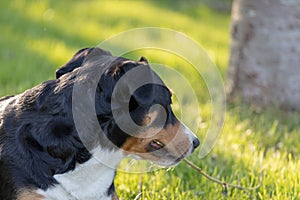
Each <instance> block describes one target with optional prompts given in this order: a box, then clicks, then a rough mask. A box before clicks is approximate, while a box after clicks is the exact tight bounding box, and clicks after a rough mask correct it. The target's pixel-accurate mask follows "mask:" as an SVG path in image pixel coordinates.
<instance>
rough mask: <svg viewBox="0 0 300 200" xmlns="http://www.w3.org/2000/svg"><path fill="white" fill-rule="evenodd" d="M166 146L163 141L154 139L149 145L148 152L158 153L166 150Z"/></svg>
mask: <svg viewBox="0 0 300 200" xmlns="http://www.w3.org/2000/svg"><path fill="white" fill-rule="evenodd" d="M165 146H166V145H165V144H164V143H163V142H161V141H159V140H157V139H154V140H152V141H151V142H149V144H148V151H149V152H152V151H158V150H160V149H162V148H164V147H165Z"/></svg>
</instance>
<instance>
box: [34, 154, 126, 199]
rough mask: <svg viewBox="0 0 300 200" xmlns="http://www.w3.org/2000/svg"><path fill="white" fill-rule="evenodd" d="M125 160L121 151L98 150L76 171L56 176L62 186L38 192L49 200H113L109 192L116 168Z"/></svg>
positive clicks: (78, 166) (58, 185)
mask: <svg viewBox="0 0 300 200" xmlns="http://www.w3.org/2000/svg"><path fill="white" fill-rule="evenodd" d="M123 158H124V156H123V154H122V152H121V151H115V152H112V151H107V150H101V149H100V148H98V149H96V150H95V151H94V152H93V157H92V158H91V159H90V160H88V161H87V162H85V163H83V164H80V165H77V166H76V168H75V170H73V171H70V172H68V173H65V174H58V175H55V176H54V178H55V179H56V180H57V181H58V182H59V183H60V184H57V185H55V186H54V187H51V188H48V189H47V190H46V191H43V190H38V193H39V194H41V195H43V196H45V199H47V200H95V199H99V200H100V199H101V200H111V197H108V196H107V191H108V188H109V186H110V185H111V183H112V182H113V179H114V176H115V168H116V167H117V165H118V164H119V162H120V161H121V160H122V159H123ZM102 159H103V160H102Z"/></svg>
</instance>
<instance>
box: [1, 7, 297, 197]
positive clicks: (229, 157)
mask: <svg viewBox="0 0 300 200" xmlns="http://www.w3.org/2000/svg"><path fill="white" fill-rule="evenodd" d="M175 2H176V3H172V1H164V2H163V3H162V4H160V3H159V1H156V2H151V1H130V2H126V1H104V2H96V1H75V2H74V1H26V2H25V1H1V2H0V27H1V33H0V34H1V37H0V58H1V67H0V96H3V95H8V94H16V93H20V92H22V91H24V90H26V89H28V88H30V87H32V86H34V85H36V84H38V83H40V82H42V81H44V80H48V79H53V78H54V72H55V69H57V68H58V67H59V66H61V65H63V64H64V63H65V62H66V61H67V60H68V59H69V58H70V57H71V56H72V55H73V53H74V52H76V51H77V50H78V49H80V48H83V47H87V46H95V45H97V44H99V43H100V42H101V41H103V40H105V39H107V38H109V37H111V36H112V35H115V34H117V33H120V32H122V31H126V30H129V29H132V28H137V27H151V26H158V27H164V28H171V29H175V30H178V31H180V32H183V33H185V34H187V35H188V36H190V37H192V38H193V39H194V40H195V41H197V42H198V43H200V44H201V45H202V46H203V47H204V48H205V50H206V51H207V52H208V54H209V55H210V57H211V58H212V59H213V61H214V62H215V63H216V64H217V66H218V68H219V70H220V72H221V75H222V77H223V78H224V79H226V71H227V63H228V56H229V54H228V49H229V24H230V13H228V12H223V11H222V12H219V11H216V10H214V9H211V8H210V7H207V6H206V5H205V4H201V3H193V1H189V3H187V4H184V3H180V1H175ZM125 43H126V41H125ZM120 45H121V44H120ZM141 55H145V56H146V57H147V58H148V60H149V61H150V62H157V63H164V64H166V65H169V66H172V67H173V68H174V69H176V70H177V71H179V72H180V73H181V74H183V75H184V76H185V77H188V80H189V81H190V84H191V85H192V86H194V90H195V91H196V95H197V98H198V100H199V105H200V109H201V117H199V119H197V120H198V121H197V123H200V125H201V126H200V127H201V129H200V130H199V131H198V133H197V134H198V136H199V137H200V139H202V140H203V137H204V134H205V130H207V127H208V125H209V123H210V117H211V105H210V101H209V100H210V99H209V94H208V92H207V89H206V86H205V83H204V82H203V80H202V79H201V77H200V76H199V75H197V73H195V71H194V69H193V67H192V66H191V65H190V64H189V63H188V62H186V61H184V60H182V59H180V58H178V57H176V56H174V55H172V54H170V53H168V52H159V51H154V50H139V51H135V52H130V53H128V54H127V55H126V56H127V57H130V58H134V59H138V58H139V56H141ZM183 89H184V88H183ZM176 106H177V105H176V101H175V105H174V107H176ZM185 106H186V107H187V108H188V109H190V110H191V111H189V112H191V116H192V114H193V113H192V112H193V107H189V105H185ZM188 117H189V116H187V118H188ZM188 120H190V121H195V119H188ZM299 122H300V115H299V114H296V113H288V112H284V111H279V110H278V109H271V108H270V109H264V110H259V109H256V108H252V107H249V106H247V105H244V104H243V103H240V102H236V103H234V104H228V107H227V112H226V121H225V124H224V127H223V130H222V135H221V136H220V138H219V140H218V143H217V144H216V146H215V148H214V149H213V151H212V152H211V153H210V154H209V155H208V156H206V157H205V158H203V159H199V158H198V156H197V155H198V153H199V152H197V151H196V152H195V154H193V155H192V156H191V157H190V159H191V160H192V161H193V162H195V163H196V164H197V165H199V166H200V167H202V168H203V170H205V171H206V172H207V173H209V174H211V175H213V176H214V177H216V178H219V179H221V180H224V181H227V182H230V183H236V184H237V183H238V182H240V183H241V185H243V186H254V185H256V184H258V183H259V172H260V167H259V159H260V156H261V155H262V156H263V157H264V159H263V178H264V180H263V185H262V186H261V187H260V188H259V190H257V191H253V192H247V191H246V192H245V191H240V190H237V189H229V192H228V196H224V195H222V188H221V187H220V186H218V185H216V184H214V183H212V182H210V181H208V180H206V179H205V178H204V177H202V176H200V175H199V174H197V172H195V171H194V170H192V169H190V168H189V167H188V166H187V165H186V164H184V163H181V164H179V165H178V166H177V167H176V168H174V169H172V170H169V171H167V170H164V169H162V170H157V171H154V172H151V173H145V174H143V175H142V178H143V195H142V199H182V200H186V199H191V200H192V199H195V200H196V199H274V200H275V199H278V200H279V199H280V200H281V199H300V195H299V194H300V172H299V171H298V169H299V168H300V161H299V153H300V145H299V143H300V142H299V132H300V125H299ZM139 179H140V175H139V174H131V173H123V172H119V173H118V176H117V179H116V187H117V191H118V193H119V196H120V198H121V199H133V198H134V197H135V196H136V195H137V194H138V189H139Z"/></svg>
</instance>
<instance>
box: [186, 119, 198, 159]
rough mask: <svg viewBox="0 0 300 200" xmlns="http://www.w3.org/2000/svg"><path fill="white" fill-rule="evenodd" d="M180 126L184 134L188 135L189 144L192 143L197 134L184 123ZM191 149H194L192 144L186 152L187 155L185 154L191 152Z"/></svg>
mask: <svg viewBox="0 0 300 200" xmlns="http://www.w3.org/2000/svg"><path fill="white" fill-rule="evenodd" d="M182 128H183V132H184V133H185V134H186V135H188V137H189V140H190V142H191V144H193V140H194V139H195V138H197V136H196V135H195V134H194V133H193V131H191V130H190V129H189V128H188V127H187V126H186V125H184V124H182ZM193 149H194V147H193V145H191V147H190V150H189V153H188V155H186V156H189V155H190V154H191V153H192V152H193Z"/></svg>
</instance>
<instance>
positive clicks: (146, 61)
mask: <svg viewBox="0 0 300 200" xmlns="http://www.w3.org/2000/svg"><path fill="white" fill-rule="evenodd" d="M140 62H144V63H147V64H149V63H148V60H147V59H146V58H145V57H144V56H142V57H141V58H140Z"/></svg>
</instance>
